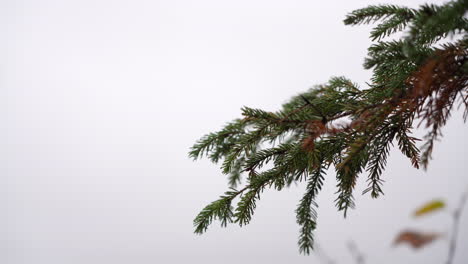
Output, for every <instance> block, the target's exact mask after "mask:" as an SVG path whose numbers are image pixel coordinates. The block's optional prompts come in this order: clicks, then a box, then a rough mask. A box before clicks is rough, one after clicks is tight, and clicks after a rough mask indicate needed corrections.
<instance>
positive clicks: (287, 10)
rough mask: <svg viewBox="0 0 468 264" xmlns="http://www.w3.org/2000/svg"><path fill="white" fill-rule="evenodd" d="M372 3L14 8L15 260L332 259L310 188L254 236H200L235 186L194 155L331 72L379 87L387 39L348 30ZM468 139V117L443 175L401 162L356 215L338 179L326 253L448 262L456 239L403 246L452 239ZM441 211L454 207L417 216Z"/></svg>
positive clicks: (262, 212)
mask: <svg viewBox="0 0 468 264" xmlns="http://www.w3.org/2000/svg"><path fill="white" fill-rule="evenodd" d="M387 2H389V3H396V4H408V5H411V6H417V5H418V4H420V3H423V2H425V1H387ZM369 3H375V2H374V1H337V0H329V1H312V0H288V1H286V0H284V1H272V0H268V1H267V0H249V1H247V0H238V1H221V0H198V1H188V0H185V1H183V0H170V1H169V0H167V1H160V0H159V1H158V0H152V1H149V0H148V1H143V0H133V1H123V0H113V1H110V0H106V1H96V0H92V1H91V0H80V1H63V0H57V1H51V0H41V1H37V0H30V1H27V0H25V1H21V0H14V1H11V0H2V1H0V35H1V41H0V93H1V94H0V109H1V111H0V121H1V122H0V144H1V145H0V157H1V158H0V263H5V264H23V263H24V264H29V263H31V264H64V263H65V264H68V263H70V264H75V263H76V264H78V263H80V264H81V263H86V264H107V263H109V264H124V263H125V264H127V263H138V264H140V263H141V264H146V263H206V264H211V263H213V264H214V263H272V264H273V263H319V262H317V261H318V259H317V257H316V256H309V257H305V256H302V255H299V253H298V247H297V237H298V229H299V228H298V226H297V224H296V223H295V214H294V210H295V207H296V204H297V203H298V200H299V199H300V197H301V195H302V192H303V187H304V186H301V185H300V186H297V187H293V188H291V189H287V190H284V191H282V192H276V191H274V190H271V191H266V192H265V193H264V194H263V196H262V200H261V201H260V202H259V203H258V208H257V211H256V213H255V215H254V219H253V221H252V222H251V224H250V225H249V226H246V227H243V228H239V227H237V226H234V225H232V226H229V227H228V228H223V229H221V228H219V225H218V224H217V223H216V224H215V225H213V226H212V228H211V229H210V230H209V231H208V232H207V233H206V234H205V235H203V236H196V235H194V234H193V227H192V220H193V218H194V217H195V215H196V214H197V213H198V211H199V210H200V209H201V208H203V206H205V205H206V204H207V203H209V202H210V201H212V200H214V199H216V198H217V197H218V196H219V195H220V194H222V193H223V192H224V191H225V190H226V189H227V180H226V178H225V177H224V176H223V175H222V174H221V172H220V170H219V168H218V166H217V165H213V164H211V163H209V162H208V161H205V160H202V161H199V162H192V161H191V160H190V159H189V158H188V157H187V152H188V151H189V148H190V146H191V145H192V144H193V143H194V142H195V141H196V140H197V139H198V138H199V137H201V136H203V135H204V134H206V133H208V132H211V131H214V130H217V129H219V128H220V127H221V126H222V125H224V124H225V123H226V122H227V121H229V120H231V119H233V118H236V117H238V116H239V115H240V108H241V107H242V106H244V105H246V106H251V107H258V108H262V109H266V110H271V111H274V110H277V109H278V108H279V107H280V105H281V104H282V103H284V102H285V101H286V100H287V99H288V98H290V97H291V96H292V95H295V94H297V93H299V92H301V91H304V90H306V89H308V88H309V87H311V86H312V85H314V84H320V83H323V82H325V81H327V80H328V79H329V77H331V76H340V75H345V76H347V77H349V78H351V79H352V80H353V81H355V82H358V83H360V84H361V85H362V86H365V82H366V81H367V80H368V79H369V77H370V72H368V71H364V70H363V69H362V62H363V58H364V56H365V54H366V48H367V47H368V45H369V44H370V42H369V40H368V34H369V27H365V26H363V27H345V26H344V25H343V23H342V20H343V18H344V16H345V14H346V13H347V12H350V11H352V10H353V9H356V8H360V7H364V6H366V5H368V4H369ZM467 132H468V126H466V125H464V124H463V122H462V120H461V114H460V113H456V114H454V116H453V118H452V119H451V120H450V122H449V123H448V125H447V127H445V128H444V138H443V140H442V141H441V142H439V143H438V144H437V145H436V149H435V153H434V160H433V162H432V163H431V165H430V168H429V170H428V171H427V172H424V171H422V170H420V171H418V170H415V169H413V168H411V166H410V162H409V161H408V160H407V159H405V158H404V157H403V156H402V155H401V154H400V153H398V152H392V155H391V158H390V159H389V162H388V167H387V170H386V171H385V173H384V176H383V177H384V179H385V180H386V183H385V185H384V192H385V194H386V195H385V196H384V197H383V198H379V199H371V198H370V196H369V195H365V196H362V195H360V193H361V191H362V190H363V189H364V188H365V186H366V184H365V178H366V177H365V175H362V177H361V178H360V182H359V184H358V186H357V188H356V192H355V193H356V203H357V208H356V210H353V211H352V212H350V213H349V216H348V218H347V219H343V217H342V213H338V212H337V211H336V208H335V207H334V199H335V194H334V192H335V185H336V182H335V180H334V178H335V175H334V174H333V173H332V172H330V173H329V174H328V176H327V179H326V182H325V187H324V189H323V191H322V192H321V193H320V195H319V198H318V203H319V206H320V208H319V211H318V213H319V221H318V229H317V231H316V232H315V237H316V238H317V240H318V241H319V244H320V247H321V248H322V249H323V250H324V251H325V252H326V253H327V254H328V255H330V257H331V258H333V259H334V260H335V261H336V263H343V264H344V263H352V262H353V261H352V259H351V255H350V253H349V251H348V249H347V243H348V241H350V240H353V241H355V242H356V244H357V245H358V247H359V248H360V250H361V251H363V252H364V254H365V255H366V257H367V263H443V262H444V261H445V259H446V254H447V248H448V238H449V236H448V235H445V236H444V237H443V238H442V239H440V240H438V241H436V242H434V243H433V244H431V245H429V246H428V247H426V248H424V249H423V250H419V251H414V250H412V249H409V248H408V247H406V246H399V247H396V248H393V247H392V246H391V244H392V242H393V240H394V238H395V236H396V234H397V233H398V232H399V231H401V230H403V229H407V228H412V229H416V230H426V231H433V232H442V233H447V232H448V231H449V230H450V224H451V222H450V221H451V217H450V211H451V210H452V208H453V207H454V206H455V205H456V204H457V203H458V200H459V197H460V196H461V193H462V192H463V191H464V190H465V189H466V188H467V187H468V179H467V170H468V162H467V161H468V158H467V156H466V153H467V152H466V149H467V148H468V139H467V137H466V135H467V134H468V133H467ZM432 198H443V199H445V200H446V201H447V203H448V205H449V208H448V209H445V210H444V211H442V212H439V213H436V214H434V215H431V216H428V217H426V218H424V219H421V220H415V219H412V218H411V213H412V211H413V210H414V209H415V208H416V207H418V206H419V205H421V204H423V203H424V202H426V201H427V200H430V199H432ZM467 211H468V208H467ZM467 227H468V212H465V215H463V217H462V222H461V231H460V234H459V236H460V239H459V248H458V249H459V250H458V252H457V256H456V259H455V260H456V261H455V263H463V260H466V259H467V258H468V251H467V250H466V249H467V248H466V245H468V228H467Z"/></svg>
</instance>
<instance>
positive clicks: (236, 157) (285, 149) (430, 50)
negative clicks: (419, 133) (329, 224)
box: [189, 0, 468, 254]
mask: <svg viewBox="0 0 468 264" xmlns="http://www.w3.org/2000/svg"><path fill="white" fill-rule="evenodd" d="M467 9H468V1H467V0H458V1H450V2H447V3H444V4H441V5H422V6H420V7H419V8H417V9H413V8H407V7H400V6H394V5H375V6H368V7H366V8H362V9H358V10H355V11H353V12H351V13H350V14H349V15H348V16H347V17H346V18H345V20H344V23H345V24H346V25H359V24H370V23H376V24H377V25H376V26H375V27H374V29H373V30H372V31H371V33H370V38H371V39H372V40H373V41H374V44H372V45H371V46H370V47H369V48H368V55H367V57H366V58H365V61H364V68H365V69H369V70H372V72H373V75H372V78H371V81H370V82H369V83H367V84H366V87H365V88H360V87H358V85H357V84H356V83H353V82H352V81H350V80H349V79H347V78H345V77H333V78H331V79H330V80H329V81H328V83H326V84H323V85H318V86H316V87H314V88H312V89H310V90H308V91H306V92H304V93H302V94H299V95H297V96H295V97H293V98H292V99H290V101H289V102H287V103H286V104H284V105H283V106H282V108H281V110H279V111H277V112H268V111H264V110H261V109H255V108H249V107H244V108H242V117H241V118H239V119H236V120H234V121H232V122H230V123H228V124H227V125H226V126H225V127H224V128H223V129H222V130H220V131H218V132H215V133H210V134H208V135H206V136H204V137H202V138H201V139H200V140H199V141H198V142H197V143H196V144H195V145H194V146H193V147H192V149H191V151H190V154H189V155H190V157H192V158H193V159H198V158H200V157H202V156H206V157H208V158H209V159H210V160H211V161H212V162H214V163H220V162H221V163H222V165H221V170H222V172H223V173H224V174H226V175H227V177H228V179H229V185H230V188H231V189H230V190H229V191H227V192H226V193H225V194H224V195H223V196H221V197H220V198H219V199H218V200H216V201H214V202H213V203H211V204H209V205H208V206H206V207H205V208H204V209H203V210H202V211H201V212H200V213H199V215H198V216H197V217H196V218H195V220H194V225H195V233H197V234H201V233H203V232H205V231H206V230H207V228H208V226H209V225H210V224H211V223H212V222H213V221H214V220H219V221H221V225H222V226H226V225H227V224H228V223H237V224H239V225H241V226H242V225H246V224H248V223H249V222H250V220H251V218H252V216H253V214H254V211H255V208H256V203H257V201H258V200H259V199H260V196H261V194H262V192H263V191H264V190H265V189H268V188H274V189H276V190H279V191H280V190H282V189H283V188H285V187H288V186H290V185H291V184H292V183H297V182H304V183H305V184H306V192H305V194H304V196H303V198H302V199H301V200H300V201H299V203H298V205H297V209H296V214H297V223H298V224H299V225H300V235H299V249H300V252H302V253H305V254H309V253H310V251H311V250H312V248H313V231H314V230H315V228H316V224H317V212H316V208H317V204H316V203H315V199H316V197H317V194H318V193H319V191H320V190H321V188H322V185H323V182H324V180H325V178H326V176H327V175H326V171H327V170H328V169H329V168H334V170H335V172H336V179H337V182H338V184H337V186H336V201H335V202H336V207H337V209H338V210H339V211H342V212H343V213H344V216H345V217H346V213H347V211H348V209H350V208H353V207H354V199H353V195H354V194H353V191H354V187H355V185H356V181H357V179H358V176H359V175H361V174H366V175H367V182H368V187H367V188H366V189H365V190H364V192H363V193H370V195H371V197H373V198H377V197H379V196H380V195H382V194H383V187H382V183H383V180H382V174H383V172H384V170H385V166H386V162H387V158H388V155H389V152H390V149H391V148H392V147H394V142H396V143H397V144H395V145H396V146H395V147H397V148H398V149H399V150H400V151H401V152H402V153H403V154H404V155H405V156H406V157H408V159H409V160H410V162H411V164H412V165H413V166H414V167H415V168H419V167H420V166H422V167H424V168H426V167H427V165H428V162H429V161H430V159H431V153H432V151H433V147H434V143H435V141H437V140H438V139H439V138H440V137H441V128H442V127H443V126H444V125H445V124H446V122H447V119H448V118H449V117H450V113H451V111H452V109H453V108H454V107H456V105H459V106H461V107H464V115H463V118H464V120H465V121H466V119H467V117H468V63H467V61H468V49H467V48H468V35H467V29H468V20H467V19H466V16H465V14H466V13H467ZM399 31H403V37H401V38H399V39H396V40H395V39H393V40H387V41H386V40H385V38H386V37H388V36H390V35H391V34H393V33H395V32H399ZM417 126H423V127H424V128H425V129H427V134H426V136H425V137H424V138H423V139H418V138H416V137H414V136H413V129H414V128H415V127H417ZM418 141H423V142H422V145H421V146H420V147H418V146H417V143H418ZM267 164H269V166H266V165H267ZM243 178H244V179H243ZM243 181H244V184H243V186H242V187H241V188H238V186H239V185H240V184H241V183H242V182H243ZM233 204H234V205H233Z"/></svg>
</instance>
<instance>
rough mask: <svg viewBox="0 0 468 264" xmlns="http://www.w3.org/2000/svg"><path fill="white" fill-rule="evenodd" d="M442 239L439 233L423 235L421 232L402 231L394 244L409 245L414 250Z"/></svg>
mask: <svg viewBox="0 0 468 264" xmlns="http://www.w3.org/2000/svg"><path fill="white" fill-rule="evenodd" d="M440 237H441V234H439V233H423V232H419V231H402V232H401V233H400V234H399V235H398V236H397V238H396V239H395V242H394V243H393V244H394V245H395V246H396V245H398V244H402V243H407V244H409V245H410V246H411V247H413V248H416V249H418V248H421V247H424V246H426V245H427V244H429V243H431V242H432V241H434V240H435V239H438V238H440Z"/></svg>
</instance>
